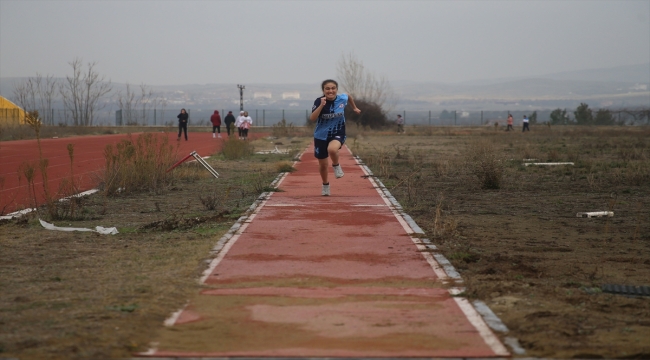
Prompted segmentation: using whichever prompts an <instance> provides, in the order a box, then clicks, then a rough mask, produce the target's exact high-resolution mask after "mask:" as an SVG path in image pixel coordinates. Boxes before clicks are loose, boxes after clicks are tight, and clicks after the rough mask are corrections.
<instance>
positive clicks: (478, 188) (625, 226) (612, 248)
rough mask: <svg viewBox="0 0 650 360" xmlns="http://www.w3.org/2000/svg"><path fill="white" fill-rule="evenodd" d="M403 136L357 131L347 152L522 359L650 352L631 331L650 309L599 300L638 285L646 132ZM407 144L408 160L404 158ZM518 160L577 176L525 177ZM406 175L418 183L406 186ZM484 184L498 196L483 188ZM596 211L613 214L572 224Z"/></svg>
mask: <svg viewBox="0 0 650 360" xmlns="http://www.w3.org/2000/svg"><path fill="white" fill-rule="evenodd" d="M406 133H407V136H387V135H386V134H383V133H379V132H378V133H370V132H365V133H363V134H359V136H358V137H357V138H356V142H354V147H353V151H354V152H355V154H356V155H359V156H360V158H361V159H362V160H364V162H365V163H366V164H367V165H368V166H370V168H371V170H372V171H373V173H374V174H376V175H377V176H379V177H380V179H381V181H382V182H383V183H384V184H385V185H386V186H387V187H388V188H389V189H390V191H391V193H392V194H393V195H394V196H395V197H396V198H397V199H398V200H399V201H400V203H401V204H402V206H404V208H405V211H406V212H407V213H409V214H410V215H411V216H412V217H413V218H414V220H415V221H416V222H417V223H418V224H419V225H420V227H421V228H422V229H423V230H424V231H425V232H426V234H427V235H426V236H427V237H429V238H431V239H432V241H433V242H434V243H435V244H436V246H437V247H438V248H439V249H441V251H442V252H443V254H444V255H445V256H446V257H447V258H448V259H449V260H450V261H451V262H452V263H453V264H454V266H455V267H456V269H457V270H458V271H459V272H460V273H461V276H462V277H463V279H464V281H465V284H466V287H467V289H466V292H465V294H466V296H468V297H471V298H477V299H481V300H483V301H485V302H486V303H487V304H488V305H490V307H491V308H492V309H493V311H495V312H496V313H497V315H499V316H500V317H501V318H502V320H503V321H504V322H505V323H506V325H507V326H508V328H509V329H510V332H509V334H508V336H513V337H516V338H518V339H519V340H520V342H521V344H522V345H523V347H524V348H525V349H526V350H527V354H526V356H532V357H554V358H572V357H586V356H587V355H585V354H589V357H604V358H616V357H625V356H627V357H636V358H645V357H647V355H648V354H650V348H648V346H647V344H646V341H644V340H643V339H645V338H648V336H650V330H649V328H648V327H647V326H642V325H637V324H639V323H645V322H647V321H649V320H650V318H649V317H648V314H650V303H648V302H647V301H644V300H642V299H629V298H625V297H622V296H614V295H609V294H603V293H602V292H600V291H599V290H600V286H601V284H605V283H613V284H626V285H649V284H647V279H648V278H650V267H648V266H647V265H649V264H650V262H649V261H648V260H647V259H648V258H650V253H649V249H650V248H649V247H648V243H649V242H650V236H649V235H648V234H650V213H649V212H648V209H649V208H650V196H649V195H648V194H650V162H648V161H647V151H648V150H647V149H648V148H649V147H650V128H647V127H602V128H595V127H593V128H592V127H578V126H575V127H570V126H569V127H564V126H562V127H560V126H555V127H552V128H547V127H544V128H541V129H540V128H539V127H533V129H532V131H531V132H530V133H525V134H522V133H521V132H510V133H506V132H504V131H495V130H494V129H493V128H492V127H490V128H489V129H488V128H433V129H428V130H427V129H417V128H408V129H407V132H406ZM407 148H408V149H409V153H410V154H417V155H416V156H409V157H408V159H406V158H404V156H403V155H404V151H403V150H404V149H407ZM378 149H383V150H382V151H379V150H378ZM398 149H399V150H398ZM379 155H381V156H379ZM398 155H399V156H398ZM382 158H383V159H390V167H387V166H386V161H385V160H384V161H383V162H382V160H381V159H382ZM525 158H535V159H538V160H540V161H548V160H550V161H573V162H575V166H555V167H543V166H535V167H533V166H529V167H526V166H523V165H522V160H523V159H525ZM468 165H470V166H468ZM416 169H417V170H418V172H417V173H416V172H415V171H414V170H416ZM416 174H417V175H416ZM499 176H500V177H499ZM416 177H419V178H420V179H423V180H421V181H410V179H415V178H416ZM494 179H497V180H498V189H489V188H493V187H495V186H485V185H486V184H494V183H495V181H494ZM477 180H478V181H477ZM443 194H444V196H443ZM599 210H602V211H607V210H610V211H614V213H615V215H614V217H613V218H606V219H590V220H587V219H579V218H576V217H575V214H576V212H581V211H599ZM631 309H634V310H631ZM540 329H541V330H540ZM542 330H543V331H542Z"/></svg>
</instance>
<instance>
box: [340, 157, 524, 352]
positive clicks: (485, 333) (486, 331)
mask: <svg viewBox="0 0 650 360" xmlns="http://www.w3.org/2000/svg"><path fill="white" fill-rule="evenodd" d="M346 148H347V149H348V151H349V152H350V154H352V155H353V153H352V151H351V150H350V149H349V148H348V147H347V145H346ZM353 158H354V159H355V161H356V163H357V165H359V167H361V169H362V171H363V172H364V174H365V175H366V176H367V178H368V179H369V180H370V182H371V183H372V184H373V186H374V187H375V189H377V192H379V194H380V196H381V197H382V199H384V201H386V203H387V205H389V207H390V209H391V210H392V211H393V214H394V215H395V217H397V219H398V221H399V222H400V224H402V227H403V228H404V229H405V230H406V232H407V233H409V234H412V233H416V234H424V231H423V230H422V229H421V228H420V227H419V226H418V225H417V224H416V223H415V221H414V220H413V218H411V217H410V216H409V215H408V214H406V213H405V212H404V210H403V208H402V206H401V205H400V204H399V202H397V199H395V197H393V196H392V194H390V192H389V191H388V189H387V188H386V186H385V185H384V184H383V183H382V182H381V180H379V179H378V178H376V177H374V176H373V173H372V171H371V170H370V169H369V168H368V167H367V166H366V165H365V164H363V163H362V162H361V161H360V160H361V159H360V158H359V157H358V156H354V155H353ZM391 205H392V206H391ZM411 240H412V241H413V242H414V243H415V244H416V246H417V247H418V250H420V252H421V254H422V255H423V256H424V258H425V259H426V260H427V262H428V263H429V265H431V268H432V269H433V271H434V272H435V273H436V275H438V274H439V273H442V274H443V275H442V276H439V277H440V278H441V280H443V282H444V280H445V279H447V278H450V279H453V280H455V281H456V283H462V278H461V276H460V274H459V273H458V271H456V268H455V267H454V266H453V265H452V264H451V262H449V260H448V259H447V258H446V257H445V256H444V255H442V254H441V253H432V252H427V251H426V250H430V251H437V250H438V248H437V247H436V246H435V245H433V244H431V241H430V240H429V239H421V238H416V237H412V236H411ZM463 291H464V289H461V288H452V289H449V293H450V294H451V295H454V296H453V297H454V300H455V301H456V303H457V304H458V306H459V308H460V309H461V310H462V311H463V313H464V314H465V317H467V319H468V321H469V322H470V323H471V324H472V325H473V326H474V328H476V330H477V331H478V332H479V334H480V335H481V337H482V338H483V340H484V341H485V343H486V344H487V345H488V346H489V347H490V348H491V349H492V351H494V353H495V354H496V355H497V356H510V353H509V352H508V350H507V349H506V348H505V346H504V345H503V344H502V343H501V341H500V340H499V338H498V337H496V335H494V333H492V331H490V328H492V329H493V330H494V331H499V332H502V331H501V330H502V329H506V330H507V327H506V326H505V324H503V322H502V321H501V319H499V317H498V316H496V314H494V312H492V310H490V308H489V307H488V306H487V305H486V304H485V303H483V302H480V304H481V310H482V311H478V309H475V308H474V306H472V304H471V303H470V302H469V301H468V300H467V299H466V298H463V297H460V296H455V295H458V294H460V293H462V292H463ZM475 303H476V302H475ZM485 309H487V311H483V310H485ZM484 314H485V315H487V319H486V318H485V316H484ZM499 324H500V325H501V326H499ZM491 325H495V327H496V328H494V327H492V326H491ZM506 340H507V342H506V343H507V344H508V345H509V346H510V347H511V348H512V349H513V352H514V353H516V354H518V355H521V354H524V353H525V350H524V349H523V348H521V346H519V342H518V341H517V339H516V338H512V337H508V338H507V339H506ZM513 345H514V346H513ZM521 351H523V352H521Z"/></svg>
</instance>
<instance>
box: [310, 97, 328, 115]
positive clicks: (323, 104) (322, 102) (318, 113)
mask: <svg viewBox="0 0 650 360" xmlns="http://www.w3.org/2000/svg"><path fill="white" fill-rule="evenodd" d="M326 102H327V101H326V100H325V96H323V97H322V98H320V106H319V107H317V108H316V109H315V110H314V111H312V112H311V115H309V120H311V121H316V119H318V116H319V115H320V112H321V111H322V110H323V107H324V106H325V103H326Z"/></svg>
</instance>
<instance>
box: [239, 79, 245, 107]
mask: <svg viewBox="0 0 650 360" xmlns="http://www.w3.org/2000/svg"><path fill="white" fill-rule="evenodd" d="M237 87H238V88H239V111H243V110H244V89H246V86H244V85H239V84H237Z"/></svg>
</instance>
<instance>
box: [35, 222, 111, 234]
mask: <svg viewBox="0 0 650 360" xmlns="http://www.w3.org/2000/svg"><path fill="white" fill-rule="evenodd" d="M38 221H40V222H41V225H42V226H43V227H44V228H46V229H47V230H56V231H93V232H97V233H100V234H102V235H115V234H117V233H118V231H117V228H116V227H110V228H105V227H102V226H96V227H95V230H93V229H88V228H73V227H59V226H54V224H50V223H48V222H47V221H43V220H41V219H38Z"/></svg>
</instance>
